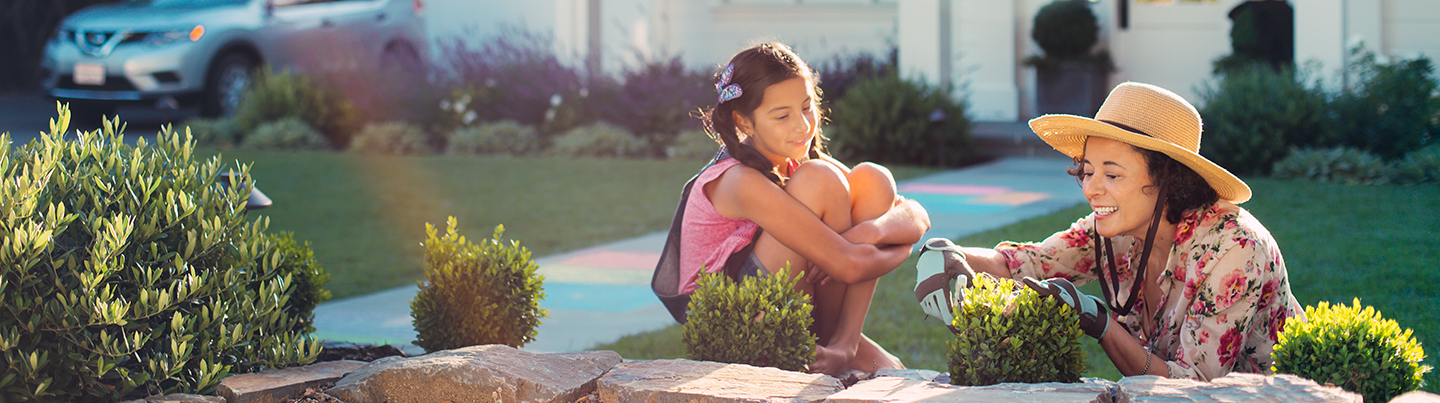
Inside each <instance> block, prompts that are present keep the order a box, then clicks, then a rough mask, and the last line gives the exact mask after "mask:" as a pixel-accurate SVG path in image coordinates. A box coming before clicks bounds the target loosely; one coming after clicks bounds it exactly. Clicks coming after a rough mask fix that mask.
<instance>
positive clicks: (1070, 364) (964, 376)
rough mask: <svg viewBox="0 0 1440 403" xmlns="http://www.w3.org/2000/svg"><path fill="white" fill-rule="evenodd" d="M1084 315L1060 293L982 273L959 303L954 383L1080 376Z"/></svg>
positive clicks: (953, 353) (952, 349)
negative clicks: (1046, 294) (1058, 295)
mask: <svg viewBox="0 0 1440 403" xmlns="http://www.w3.org/2000/svg"><path fill="white" fill-rule="evenodd" d="M1079 321H1080V319H1079V317H1078V316H1076V315H1075V313H1074V311H1072V310H1071V309H1070V307H1069V306H1066V305H1065V304H1064V303H1063V302H1060V301H1059V299H1057V298H1047V297H1042V296H1040V294H1039V293H1036V292H1035V290H1032V289H1030V288H1028V287H1023V286H1018V283H1016V282H1015V281H1012V280H1010V279H1008V278H994V277H990V276H989V275H982V276H979V277H978V278H976V279H975V286H974V287H973V288H971V289H970V290H969V291H968V292H966V293H965V302H964V303H962V304H960V305H959V306H956V307H955V320H954V322H952V325H953V327H954V328H955V329H956V330H957V333H956V336H955V340H954V341H953V342H950V343H948V344H949V345H950V352H949V360H950V383H952V384H955V385H966V386H984V385H993V384H997V383H1004V382H1028V383H1039V382H1079V381H1080V374H1081V373H1083V372H1085V362H1086V360H1085V352H1084V351H1083V350H1081V349H1080V335H1081V334H1082V332H1081V330H1080V322H1079Z"/></svg>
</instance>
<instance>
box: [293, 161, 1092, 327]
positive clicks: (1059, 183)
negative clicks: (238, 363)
mask: <svg viewBox="0 0 1440 403" xmlns="http://www.w3.org/2000/svg"><path fill="white" fill-rule="evenodd" d="M1050 153H1052V154H1053V156H1048V157H1006V158H1002V159H999V160H997V161H994V162H991V163H989V164H984V165H979V166H973V167H968V168H963V169H956V170H951V171H946V172H942V173H938V174H934V175H929V176H925V177H920V178H915V179H911V180H907V181H903V182H901V183H900V184H899V185H900V193H901V194H902V195H904V196H905V197H909V198H911V199H915V200H917V201H919V202H920V204H921V205H923V206H925V209H926V210H927V211H928V212H929V213H930V220H931V223H932V227H931V229H930V231H929V232H928V233H926V237H927V238H928V237H937V236H940V237H947V238H951V239H954V238H958V237H961V236H966V235H970V234H974V233H977V232H981V231H985V230H989V229H994V228H999V227H1003V226H1006V225H1009V224H1012V223H1015V222H1018V221H1021V220H1024V219H1027V218H1031V217H1035V216H1040V215H1044V214H1048V213H1051V212H1054V211H1057V210H1059V209H1062V208H1066V207H1070V206H1073V205H1075V204H1076V203H1079V202H1082V201H1083V200H1084V199H1083V198H1082V197H1081V195H1080V190H1079V188H1078V187H1077V186H1076V184H1075V179H1074V178H1073V177H1070V176H1069V175H1066V174H1065V168H1066V167H1068V166H1070V160H1069V159H1066V158H1065V157H1063V156H1061V155H1060V154H1059V153H1055V152H1054V151H1050ZM679 185H680V184H676V185H675V186H676V187H677V188H678V187H679ZM1077 218H1078V217H1077ZM664 243H665V233H664V232H657V233H653V234H650V235H645V236H641V237H638V238H633V239H627V240H622V241H618V242H614V243H610V244H605V245H600V246H596V247H591V248H586V249H581V250H576V251H572V252H568V253H562V254H559V255H553V256H547V257H543V258H539V259H536V263H537V264H538V265H539V266H540V273H541V274H543V275H544V276H545V293H546V297H545V299H544V300H543V301H542V302H541V304H540V306H541V307H542V308H545V309H549V310H550V317H548V318H544V319H542V320H541V321H542V324H541V326H540V327H539V331H538V333H539V334H538V336H537V337H536V340H535V342H533V343H530V344H528V345H526V346H525V348H526V349H527V350H533V351H544V352H566V351H582V350H586V349H589V348H591V347H593V346H595V345H597V344H600V343H608V342H612V341H615V340H618V339H619V338H621V337H624V336H626V335H630V334H635V333H641V332H646V331H651V330H656V329H660V328H663V327H665V326H668V325H670V324H672V323H674V319H672V318H671V317H670V314H669V312H667V311H666V310H665V308H664V306H662V305H661V304H660V301H659V300H658V299H656V298H655V295H654V294H653V293H652V292H651V291H650V274H651V272H652V271H653V270H654V268H655V262H656V261H657V260H658V259H659V254H660V249H661V248H662V247H663V245H664ZM967 246H980V245H967ZM416 290H417V288H416V287H415V286H405V287H399V288H394V289H390V290H386V291H381V292H378V293H375V294H370V295H365V296H360V297H354V298H349V299H345V300H340V301H333V302H328V303H325V304H322V305H320V306H319V307H317V308H316V309H315V329H316V331H315V336H316V337H319V338H321V339H325V340H337V341H351V342H359V343H376V344H396V345H400V344H406V343H410V342H412V341H414V340H415V330H414V328H413V326H412V324H411V320H410V301H411V300H412V299H413V298H414V296H415V292H416ZM916 312H919V307H918V306H917V307H916ZM410 351H415V350H414V347H413V346H410Z"/></svg>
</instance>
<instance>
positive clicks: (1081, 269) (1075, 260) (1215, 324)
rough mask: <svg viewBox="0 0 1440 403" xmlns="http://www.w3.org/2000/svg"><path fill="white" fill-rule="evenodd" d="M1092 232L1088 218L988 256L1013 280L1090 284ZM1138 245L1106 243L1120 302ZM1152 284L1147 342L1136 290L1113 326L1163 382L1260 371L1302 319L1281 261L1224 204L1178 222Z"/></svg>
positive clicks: (1255, 227) (1260, 229)
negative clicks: (1161, 368) (1164, 370)
mask: <svg viewBox="0 0 1440 403" xmlns="http://www.w3.org/2000/svg"><path fill="white" fill-rule="evenodd" d="M1094 227H1095V216H1094V214H1091V215H1090V216H1087V217H1085V218H1081V219H1080V220H1079V221H1076V222H1075V223H1074V224H1072V225H1071V226H1070V229H1069V230H1066V231H1061V232H1057V233H1055V235H1051V236H1050V237H1049V238H1047V239H1045V240H1044V241H1042V242H1040V243H1015V242H1002V243H1000V244H999V245H997V246H995V250H996V251H999V252H1000V253H1001V254H1003V255H1004V256H1005V259H1006V260H1007V261H1008V263H1009V265H1010V273H1011V275H1012V276H1013V277H1015V278H1017V279H1018V278H1022V277H1025V276H1030V277H1035V278H1041V279H1044V278H1052V277H1063V278H1067V279H1070V280H1071V281H1073V282H1075V283H1076V284H1083V283H1086V282H1090V281H1091V280H1095V273H1096V272H1097V269H1096V267H1095V251H1094V243H1093V242H1092V241H1091V239H1090V236H1091V230H1092V229H1093V228H1094ZM1141 242H1143V240H1137V239H1134V237H1129V236H1119V237H1115V238H1113V239H1112V245H1114V247H1115V260H1116V268H1117V270H1118V271H1119V273H1120V290H1121V291H1120V292H1121V294H1122V296H1119V297H1118V298H1121V299H1122V300H1123V298H1127V297H1129V294H1130V291H1129V290H1130V286H1131V284H1133V283H1134V281H1135V270H1137V268H1134V267H1131V263H1132V262H1131V260H1130V259H1131V257H1132V256H1134V257H1136V258H1137V259H1138V256H1139V252H1141V251H1140V250H1139V247H1140V245H1139V244H1140V243H1141ZM1156 269H1159V268H1147V269H1146V271H1149V270H1156ZM1154 285H1155V286H1159V287H1160V298H1161V299H1162V300H1164V301H1165V302H1164V305H1162V306H1161V307H1160V308H1159V309H1157V310H1156V311H1155V318H1154V319H1155V321H1154V322H1153V323H1155V324H1156V325H1155V328H1156V332H1155V333H1156V334H1153V335H1147V334H1144V331H1143V329H1142V326H1141V323H1143V321H1142V320H1141V316H1142V315H1144V309H1143V306H1144V304H1145V301H1144V293H1143V292H1142V293H1140V297H1138V298H1140V301H1138V302H1136V304H1135V308H1134V312H1132V313H1131V314H1130V315H1126V316H1117V317H1116V318H1115V319H1116V321H1117V322H1119V323H1120V324H1121V325H1123V326H1124V327H1125V328H1126V330H1129V331H1130V334H1132V335H1134V336H1135V338H1136V339H1138V340H1139V341H1140V343H1141V344H1142V345H1145V346H1149V347H1150V350H1151V351H1152V352H1154V353H1155V354H1156V356H1158V357H1163V358H1164V359H1165V360H1166V364H1168V365H1169V367H1170V376H1171V377H1172V378H1195V379H1200V380H1206V381H1208V380H1210V379H1214V378H1218V377H1222V376H1225V374H1228V373H1230V372H1231V371H1239V372H1254V373H1269V372H1270V365H1271V363H1272V360H1271V359H1270V352H1271V351H1272V350H1273V348H1274V347H1275V342H1276V335H1277V334H1278V333H1279V332H1280V331H1281V330H1282V329H1284V328H1285V320H1286V319H1288V318H1291V317H1297V316H1298V317H1301V319H1302V320H1303V315H1304V314H1305V313H1304V311H1303V310H1302V309H1301V307H1300V304H1299V302H1297V301H1295V297H1294V296H1293V295H1291V294H1290V280H1289V276H1288V275H1287V274H1286V272H1285V260H1284V259H1283V258H1282V257H1281V256H1280V247H1279V246H1278V245H1276V244H1275V239H1274V238H1272V237H1271V236H1270V232H1269V231H1267V230H1266V229H1265V227H1264V226H1261V225H1260V222H1259V221H1256V220H1255V217H1254V216H1251V215H1250V212H1248V211H1245V210H1244V209H1242V208H1240V207H1238V206H1235V205H1234V204H1230V203H1228V202H1224V201H1221V202H1218V203H1216V204H1214V205H1211V206H1210V207H1208V208H1203V209H1196V210H1191V211H1188V212H1186V213H1185V214H1184V219H1183V220H1181V222H1180V224H1179V225H1178V226H1177V227H1176V232H1175V246H1174V247H1173V249H1171V250H1170V259H1169V261H1168V262H1167V263H1166V264H1165V266H1164V268H1163V271H1162V272H1161V273H1160V277H1159V278H1158V279H1157V280H1156V284H1154ZM1112 286H1113V284H1112ZM1111 314H1112V315H1114V313H1113V312H1112V313H1111ZM1111 331H1114V329H1111Z"/></svg>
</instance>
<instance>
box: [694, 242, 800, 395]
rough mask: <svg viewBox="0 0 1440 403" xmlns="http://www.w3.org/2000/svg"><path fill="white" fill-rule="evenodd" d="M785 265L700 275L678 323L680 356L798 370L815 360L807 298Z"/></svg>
mask: <svg viewBox="0 0 1440 403" xmlns="http://www.w3.org/2000/svg"><path fill="white" fill-rule="evenodd" d="M789 269H790V267H789V266H788V265H787V266H786V267H785V268H784V269H781V270H780V272H779V273H778V274H774V275H762V276H746V277H745V278H744V279H742V280H740V283H739V284H736V283H735V282H734V281H731V280H730V277H727V276H726V275H725V274H724V273H702V274H701V275H700V279H699V280H697V283H698V285H699V286H698V287H697V288H696V289H695V292H694V293H693V294H691V296H690V305H689V306H688V307H687V309H689V311H690V312H689V318H688V320H687V321H686V322H685V325H684V329H683V330H684V335H683V336H682V337H683V339H684V341H685V355H686V356H687V357H688V358H690V359H692V360H701V361H716V362H725V363H733V364H747V365H753V366H757V367H775V368H780V369H783V370H787V371H804V370H805V369H806V368H807V367H809V366H810V364H812V363H814V362H815V335H814V334H812V333H810V330H809V328H810V324H811V323H812V322H814V318H812V317H811V316H810V312H811V310H812V309H814V308H813V307H812V306H811V305H810V297H809V296H808V295H805V294H804V293H802V292H800V291H799V290H796V289H795V282H796V281H799V277H795V278H791V276H790V274H789Z"/></svg>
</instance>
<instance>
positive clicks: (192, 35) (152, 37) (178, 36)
mask: <svg viewBox="0 0 1440 403" xmlns="http://www.w3.org/2000/svg"><path fill="white" fill-rule="evenodd" d="M204 35H205V26H204V25H196V26H195V27H193V28H184V29H175V30H169V31H158V32H151V33H148V34H145V39H144V41H145V44H146V45H150V46H165V45H169V44H171V43H174V42H176V41H180V40H186V39H188V40H190V41H191V42H194V41H198V40H200V37H201V36H204Z"/></svg>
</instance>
